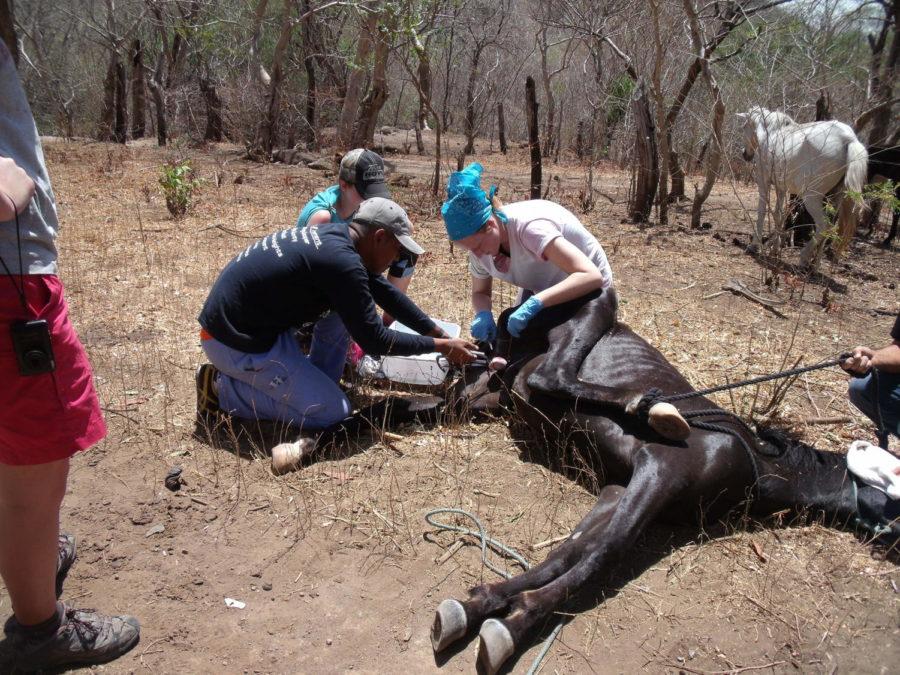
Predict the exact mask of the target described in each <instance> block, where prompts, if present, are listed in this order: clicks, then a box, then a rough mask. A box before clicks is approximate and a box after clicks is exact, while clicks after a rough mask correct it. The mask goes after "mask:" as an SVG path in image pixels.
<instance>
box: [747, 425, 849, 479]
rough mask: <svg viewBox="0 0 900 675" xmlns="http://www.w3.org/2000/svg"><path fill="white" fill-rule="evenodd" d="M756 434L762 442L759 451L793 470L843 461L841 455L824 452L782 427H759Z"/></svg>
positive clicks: (836, 463)
mask: <svg viewBox="0 0 900 675" xmlns="http://www.w3.org/2000/svg"><path fill="white" fill-rule="evenodd" d="M757 435H758V436H759V438H760V440H761V441H762V442H763V444H762V447H761V449H760V450H761V453H762V454H763V455H764V456H766V457H767V458H770V459H772V460H774V461H775V462H777V463H778V464H779V465H780V466H783V467H784V468H786V469H792V470H794V471H809V470H813V469H819V470H821V469H824V468H827V467H832V466H838V465H840V464H842V463H843V462H845V461H846V460H845V458H844V456H843V455H841V454H839V453H836V452H824V451H822V450H817V449H816V448H814V447H813V446H811V445H808V444H806V443H804V442H803V441H801V440H799V439H797V438H794V437H793V436H791V435H790V434H788V433H787V432H785V431H784V430H783V429H777V428H775V427H759V429H757Z"/></svg>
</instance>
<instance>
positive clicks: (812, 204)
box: [800, 194, 828, 268]
mask: <svg viewBox="0 0 900 675" xmlns="http://www.w3.org/2000/svg"><path fill="white" fill-rule="evenodd" d="M803 205H804V206H806V210H807V211H809V215H811V216H812V217H813V220H814V221H816V231H815V232H814V233H813V236H812V237H811V238H810V240H809V241H808V242H806V245H805V246H804V247H803V250H802V251H800V266H801V267H810V268H811V267H815V264H816V262H817V261H818V258H819V253H820V252H821V250H822V243H823V241H824V238H823V235H824V233H825V229H826V225H827V224H828V220H827V218H826V217H825V209H824V208H823V207H822V195H819V194H807V195H803Z"/></svg>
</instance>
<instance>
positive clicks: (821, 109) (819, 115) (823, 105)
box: [816, 89, 834, 122]
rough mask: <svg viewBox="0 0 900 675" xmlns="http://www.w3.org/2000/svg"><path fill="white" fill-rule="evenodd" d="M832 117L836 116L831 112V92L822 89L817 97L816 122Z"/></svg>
mask: <svg viewBox="0 0 900 675" xmlns="http://www.w3.org/2000/svg"><path fill="white" fill-rule="evenodd" d="M832 119H834V116H833V115H832V114H831V94H829V93H828V90H826V89H822V90H821V91H820V92H819V98H817V99H816V122H824V121H826V120H832Z"/></svg>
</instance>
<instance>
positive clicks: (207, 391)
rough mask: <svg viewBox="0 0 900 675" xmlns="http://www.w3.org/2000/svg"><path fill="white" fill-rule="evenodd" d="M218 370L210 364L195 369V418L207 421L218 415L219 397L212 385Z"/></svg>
mask: <svg viewBox="0 0 900 675" xmlns="http://www.w3.org/2000/svg"><path fill="white" fill-rule="evenodd" d="M218 375H219V369H218V368H216V367H215V366H214V365H213V364H211V363H204V364H203V365H202V366H200V367H199V368H197V375H196V381H197V417H198V418H200V419H209V418H210V417H214V416H215V415H217V414H218V413H219V395H218V394H217V393H216V388H215V386H214V383H215V381H216V377H218Z"/></svg>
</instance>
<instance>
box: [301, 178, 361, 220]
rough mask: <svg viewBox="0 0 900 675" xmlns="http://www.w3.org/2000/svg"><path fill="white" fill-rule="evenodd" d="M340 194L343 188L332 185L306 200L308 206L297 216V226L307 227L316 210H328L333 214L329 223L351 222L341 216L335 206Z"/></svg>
mask: <svg viewBox="0 0 900 675" xmlns="http://www.w3.org/2000/svg"><path fill="white" fill-rule="evenodd" d="M340 196H341V188H340V186H339V185H332V186H331V187H330V188H326V189H324V190H322V191H321V192H320V193H318V194H317V195H316V196H315V197H313V198H312V199H310V200H309V201H308V202H306V206H304V207H303V210H302V211H300V216H299V217H298V218H297V227H306V224H307V223H308V222H309V217H310V216H311V215H312V214H314V213H315V212H316V211H328V213H329V214H330V216H331V218H330V219H329V220H328V222H329V223H348V222H350V221H348V220H344V219H343V218H341V217H340V216H339V215H338V212H337V210H335V208H334V207H335V205H336V204H337V202H338V199H339V198H340Z"/></svg>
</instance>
